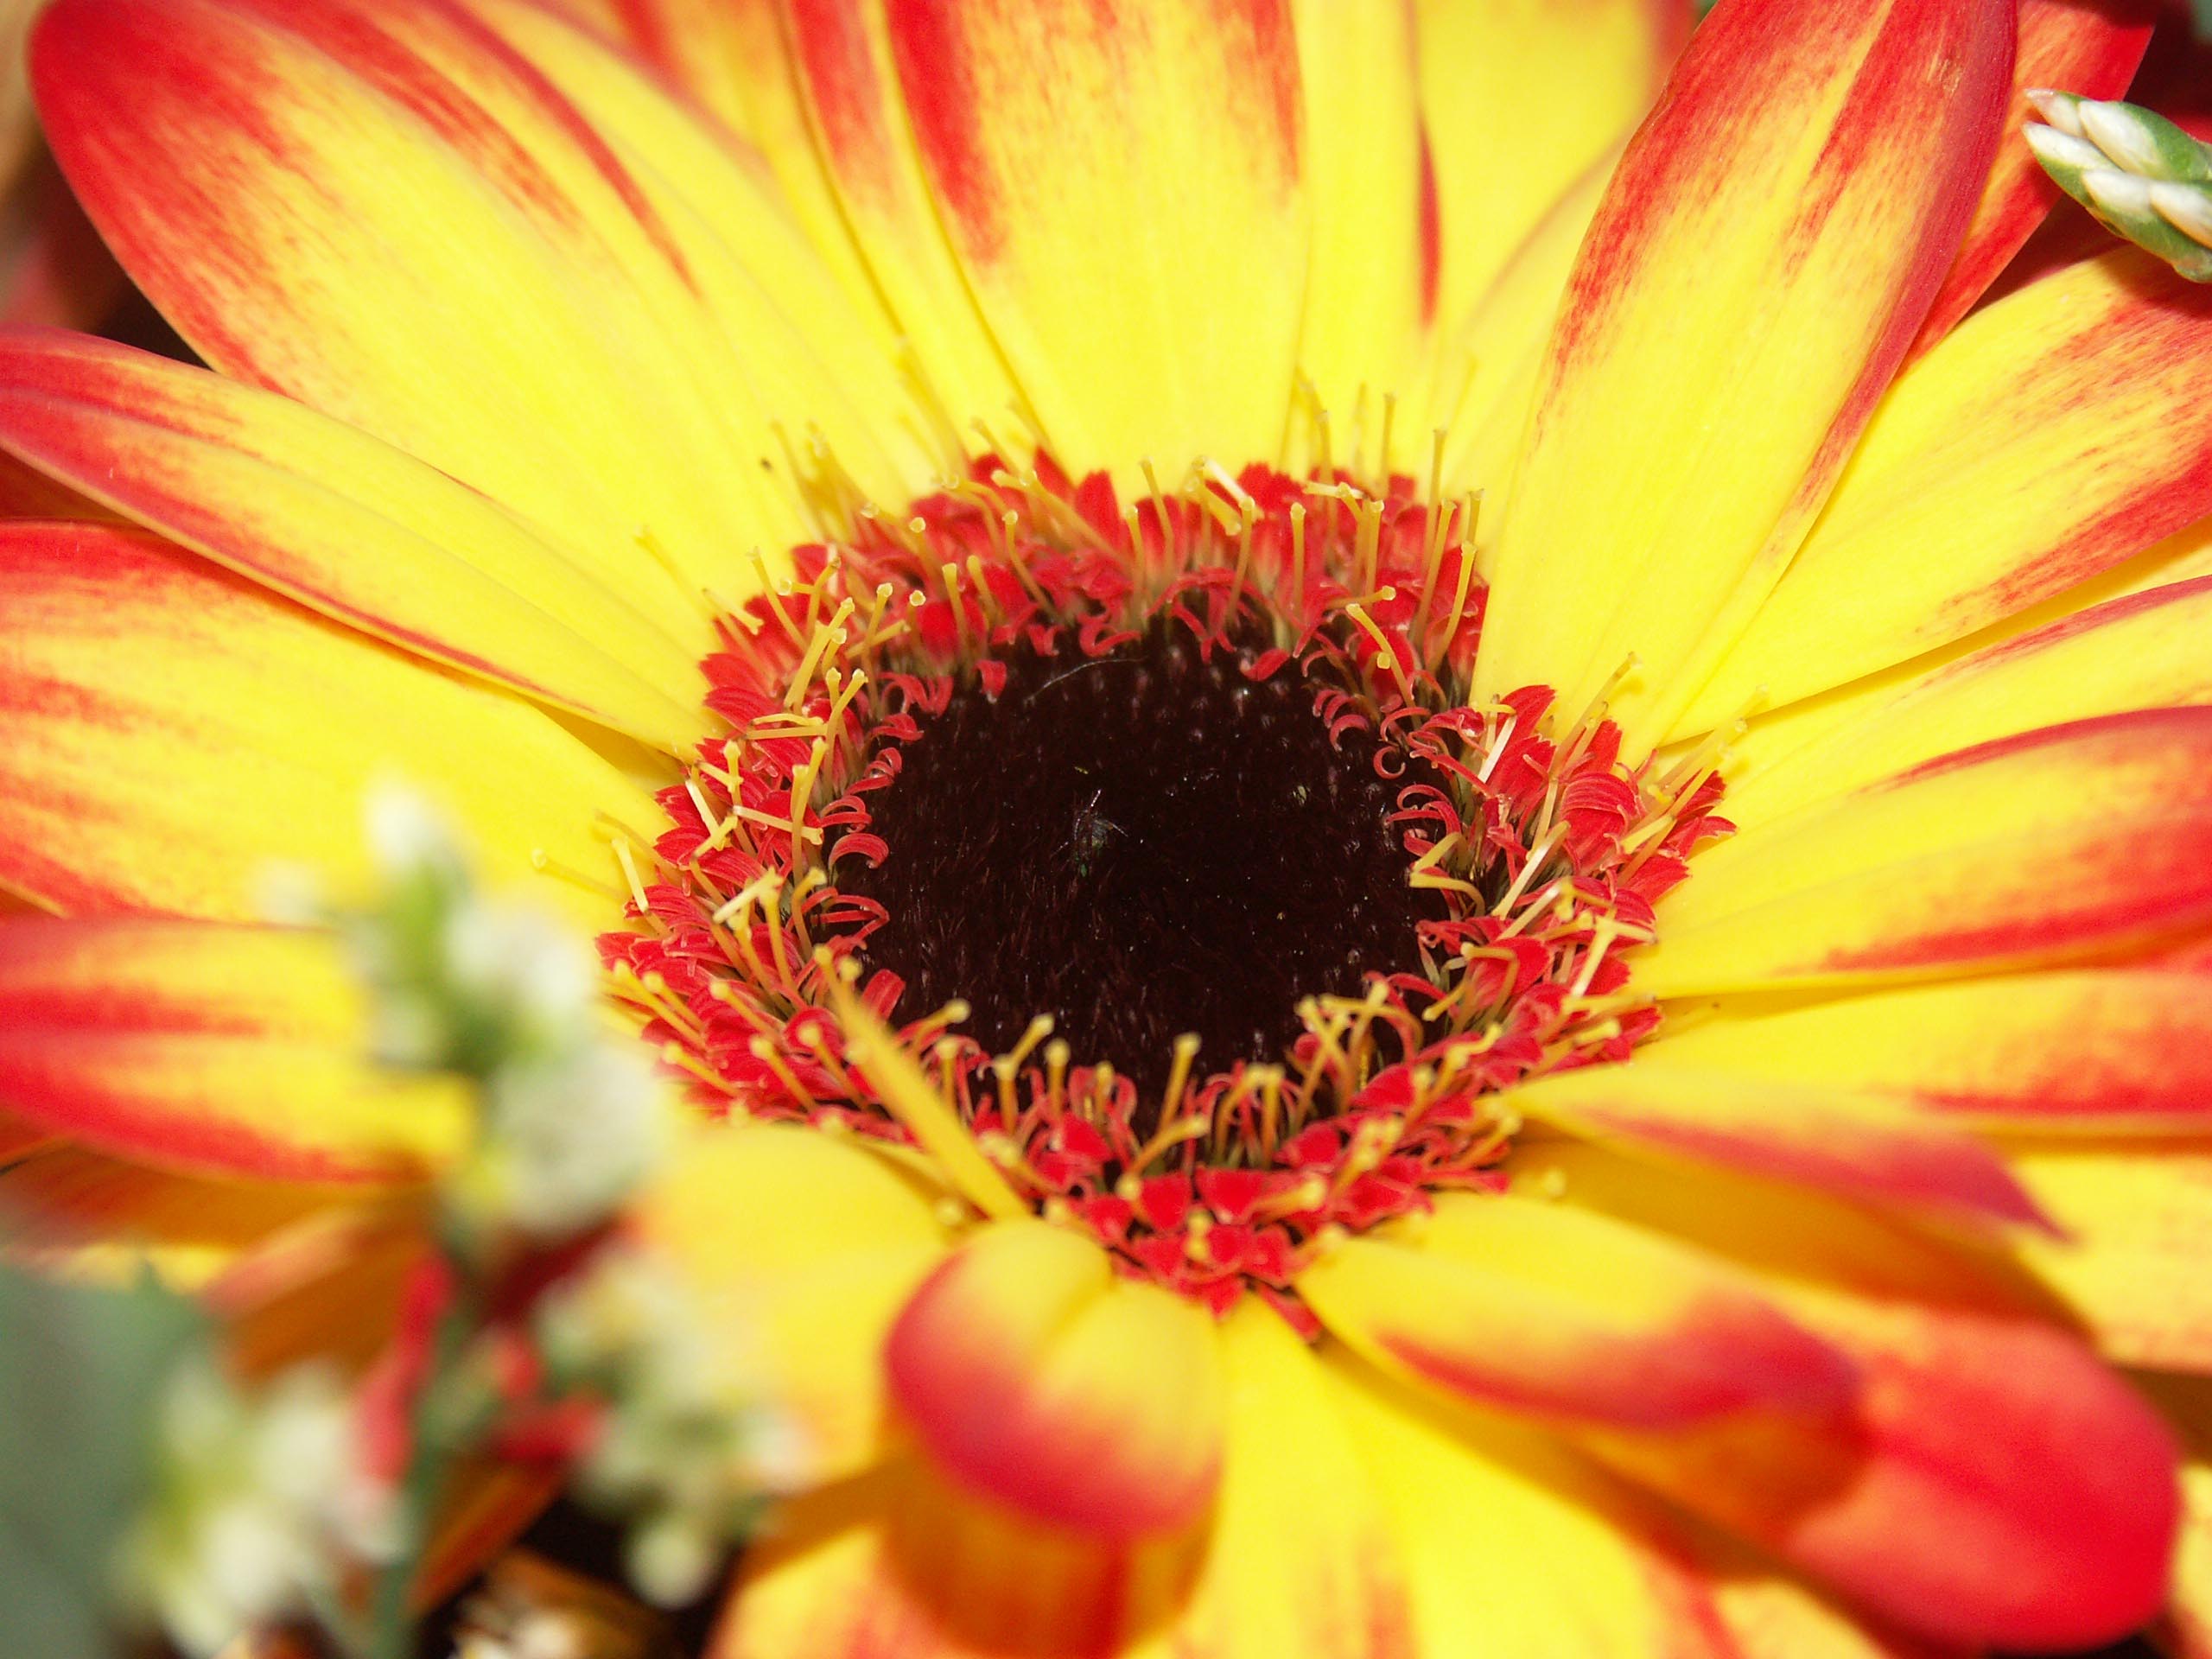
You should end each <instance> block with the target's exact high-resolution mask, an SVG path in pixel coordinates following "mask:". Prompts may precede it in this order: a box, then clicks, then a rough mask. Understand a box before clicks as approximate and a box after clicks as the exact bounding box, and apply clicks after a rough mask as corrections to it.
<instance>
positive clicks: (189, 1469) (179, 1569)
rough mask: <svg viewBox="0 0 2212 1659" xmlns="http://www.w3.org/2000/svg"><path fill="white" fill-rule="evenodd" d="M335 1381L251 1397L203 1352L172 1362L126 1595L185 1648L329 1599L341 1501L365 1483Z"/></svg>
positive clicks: (204, 1647)
mask: <svg viewBox="0 0 2212 1659" xmlns="http://www.w3.org/2000/svg"><path fill="white" fill-rule="evenodd" d="M353 1449H354V1445H353V1419H352V1413H351V1408H350V1407H349V1405H348V1402H347V1401H346V1396H345V1394H344V1392H343V1391H342V1389H340V1387H339V1385H338V1383H337V1382H336V1380H335V1379H334V1377H332V1376H330V1375H328V1374H327V1372H324V1371H322V1370H317V1369H314V1368H308V1367H302V1368H301V1369H299V1370H294V1371H289V1372H286V1373H285V1374H284V1375H283V1376H280V1377H278V1378H277V1379H276V1380H275V1381H274V1382H273V1383H270V1385H269V1386H268V1387H267V1388H265V1389H263V1390H261V1391H259V1392H258V1393H257V1394H255V1395H247V1394H245V1393H243V1392H241V1391H240V1390H239V1389H237V1388H236V1387H235V1386H233V1385H232V1383H231V1382H230V1381H229V1379H228V1378H227V1377H226V1376H223V1375H222V1374H221V1373H220V1372H219V1370H216V1368H215V1366H214V1364H213V1362H212V1361H210V1360H208V1359H207V1358H206V1357H200V1358H196V1359H194V1360H193V1361H192V1362H190V1363H188V1364H186V1365H185V1366H183V1367H181V1369H180V1370H178V1372H177V1374H176V1376H175V1378H174V1379H173V1380H172V1381H171V1383H170V1385H169V1388H168V1393H167V1395H166V1396H165V1397H164V1399H163V1402H162V1411H161V1416H160V1420H159V1422H158V1424H157V1428H156V1459H155V1496H154V1500H153V1503H152V1505H151V1506H150V1508H149V1511H148V1513H147V1515H146V1516H145V1518H144V1519H143V1522H142V1523H141V1524H140V1526H139V1527H138V1529H137V1531H136V1532H135V1533H134V1534H133V1535H132V1536H131V1537H130V1540H129V1541H127V1543H126V1545H125V1549H124V1560H123V1570H124V1574H125V1579H126V1582H127V1584H128V1586H129V1587H130V1589H131V1590H132V1591H133V1592H135V1593H136V1594H137V1597H138V1598H140V1599H143V1600H144V1601H146V1602H147V1603H149V1605H150V1608H151V1611H153V1613H154V1614H155V1616H156V1618H159V1620H160V1621H161V1623H162V1626H163V1627H164V1628H165V1629H166V1630H168V1634H169V1637H170V1638H171V1639H172V1640H173V1641H175V1643H176V1644H177V1645H178V1646H179V1647H181V1648H182V1649H185V1650H186V1651H187V1652H188V1653H191V1654H194V1655H208V1654H213V1653H215V1652H217V1651H218V1650H219V1649H221V1648H222V1647H223V1646H224V1645H225V1644H226V1643H228V1642H230V1641H231V1640H232V1638H233V1637H236V1636H238V1634H239V1632H241V1631H242V1630H248V1629H251V1628H253V1627H256V1626H259V1625H263V1624H269V1623H270V1622H273V1621H275V1620H277V1619H281V1618H285V1617H287V1616H289V1615H290V1614H292V1613H294V1612H296V1611H300V1610H301V1609H302V1607H303V1606H304V1605H307V1604H308V1602H310V1601H311V1600H313V1599H315V1598H318V1597H321V1596H323V1595H326V1594H327V1593H328V1592H329V1590H330V1588H331V1586H333V1585H334V1582H335V1580H336V1573H337V1568H336V1565H335V1554H336V1552H337V1550H338V1549H339V1548H341V1547H342V1545H341V1531H342V1528H341V1526H340V1513H339V1510H340V1505H341V1504H342V1503H345V1502H346V1500H347V1499H348V1498H349V1497H351V1496H353V1495H355V1494H358V1492H359V1490H360V1488H361V1485H362V1484H363V1478H362V1477H361V1475H360V1473H359V1469H358V1465H356V1463H355V1460H354V1457H353Z"/></svg>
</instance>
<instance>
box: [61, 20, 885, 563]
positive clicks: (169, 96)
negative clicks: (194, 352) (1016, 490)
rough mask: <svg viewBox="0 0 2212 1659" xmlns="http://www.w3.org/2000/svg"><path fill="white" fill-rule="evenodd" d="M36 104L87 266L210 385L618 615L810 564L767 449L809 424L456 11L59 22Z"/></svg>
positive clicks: (587, 130) (692, 277) (657, 226)
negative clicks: (520, 516)
mask: <svg viewBox="0 0 2212 1659" xmlns="http://www.w3.org/2000/svg"><path fill="white" fill-rule="evenodd" d="M32 73H33V79H34V82H35V86H36V89H37V92H38V97H39V104H40V109H41V114H42V116H43V118H44V121H45V124H46V131H47V135H48V139H49V141H50V142H51V143H52V144H53V146H54V152H55V154H56V156H59V158H60V161H61V163H62V166H63V168H64V170H65V171H66V172H67V174H68V175H69V177H70V180H71V182H72V183H73V186H74V187H75V188H76V190H77V192H78V194H79V195H80V196H81V197H82V198H83V199H84V200H85V203H86V208H87V210H88V211H89V212H90V213H91V214H92V218H93V219H94V221H95V222H96V223H98V224H99V226H100V229H101V232H102V233H103V235H104V236H105V238H107V240H108V242H109V245H111V247H113V248H114V249H115V251H116V253H117V255H118V257H119V258H120V259H121V260H122V262H123V264H124V266H125V268H126V269H127V270H130V273H131V274H132V276H133V277H135V278H136V280H137V283H139V285H140V286H141V287H142V288H143V289H145V291H146V292H147V293H148V295H149V296H151V297H152V298H153V299H154V301H155V302H156V304H158V305H159V306H160V307H161V308H162V311H163V314H164V315H166V316H167V317H168V319H169V320H170V321H172V322H174V323H175V325H176V327H177V328H178V329H179V331H180V332H181V334H183V335H184V336H185V338H186V339H187V340H189V341H190V342H191V343H192V344H193V345H194V347H195V348H196V349H198V351H199V352H200V354H201V355H202V356H203V357H204V358H206V359H207V360H208V361H209V362H210V363H212V364H213V365H214V366H215V367H216V368H218V369H219V370H221V371H223V372H226V373H230V374H232V375H235V376H237V377H238V378H242V379H246V380H249V381H251V382H253V383H255V384H257V385H263V386H266V387H269V388H270V389H273V390H276V391H283V392H285V393H287V394H289V395H290V396H292V397H297V398H298V399H300V400H301V401H302V402H303V403H306V404H309V405H311V406H312V407H315V408H316V409H319V410H322V411H323V412H325V413H327V414H330V415H333V416H336V417H338V418H340V419H341V420H345V421H346V422H348V423H352V424H354V425H357V426H359V427H361V428H363V429H365V430H367V431H370V432H372V433H373V434H375V435H378V436H379V437H381V438H384V439H385V440H386V441H387V442H391V443H393V444H395V445H397V447H398V448H403V449H405V450H407V451H408V452H410V454H415V455H416V456H418V457H420V458H421V459H423V460H424V461H428V462H429V463H430V464H431V465H433V466H435V467H438V468H439V469H440V470H442V471H444V472H446V473H448V474H452V475H453V476H454V477H455V478H457V479H459V480H461V481H462V482H463V483H466V484H468V485H470V486H474V487H475V488H477V489H480V490H481V491H483V492H484V493H486V494H487V495H490V496H492V497H493V499H497V500H499V501H501V502H504V503H505V504H506V505H510V506H513V507H516V508H518V509H519V510H521V511H523V512H527V513H528V514H529V515H530V516H531V518H532V519H533V520H535V521H536V522H537V524H539V525H541V526H548V527H551V528H552V529H554V530H555V531H556V532H557V533H558V534H560V535H561V536H563V537H564V538H565V540H564V542H563V545H564V546H565V547H567V548H568V549H569V550H570V551H572V552H575V553H576V554H577V555H578V556H580V557H584V558H594V557H595V558H596V559H598V560H599V561H600V563H599V564H598V565H597V566H596V567H595V568H596V569H598V571H599V574H601V575H603V576H605V577H607V579H609V580H610V581H611V582H614V583H615V584H616V585H618V586H619V585H621V584H622V583H625V582H635V583H640V584H649V583H654V582H663V583H664V582H669V581H671V569H670V567H671V566H672V568H673V570H674V571H676V572H679V573H680V575H678V576H677V578H676V580H677V585H678V587H679V588H681V589H683V590H685V591H686V592H687V593H690V592H696V589H697V588H698V587H700V586H702V585H707V584H717V585H719V584H726V583H728V582H731V581H732V580H733V579H737V580H741V579H742V577H743V575H744V573H745V571H746V568H747V567H746V564H745V556H746V554H747V550H750V549H751V548H753V546H754V545H756V544H765V545H767V546H769V547H772V548H773V547H780V546H788V545H791V544H792V543H795V542H798V541H800V540H804V539H805V536H806V532H807V521H806V520H805V518H804V516H803V514H802V512H801V511H800V508H799V505H798V492H797V489H796V487H795V485H794V481H793V480H791V479H790V478H789V477H788V476H787V474H786V472H785V456H784V450H783V447H782V445H781V443H780V442H779V440H778V438H777V436H776V435H775V432H774V430H773V429H772V421H773V420H774V419H776V418H778V417H781V418H783V419H785V420H797V421H801V422H804V420H805V419H806V418H807V416H808V414H809V412H810V411H809V410H807V409H805V408H799V407H768V406H766V405H764V404H763V403H762V401H761V393H762V392H764V391H765V390H766V388H756V387H755V386H754V385H753V381H752V378H751V366H750V364H749V362H748V360H747V358H746V356H745V355H744V353H742V352H741V350H740V349H738V346H736V345H734V343H733V341H732V340H730V338H729V337H728V333H727V331H726V329H725V327H724V326H723V323H722V320H721V318H720V317H719V316H718V315H717V314H716V311H715V308H714V306H713V305H712V303H711V302H710V301H709V297H708V296H706V295H705V294H704V293H702V282H701V279H700V276H699V273H697V272H695V271H693V270H691V269H690V265H689V264H688V262H687V259H686V255H685V251H684V248H683V242H682V240H681V238H679V237H678V236H677V235H676V234H675V233H674V232H672V230H671V226H669V225H668V224H667V223H666V221H665V220H664V217H663V216H662V214H661V213H659V212H658V209H657V208H656V207H655V206H654V204H653V202H652V200H651V198H650V197H649V196H648V194H646V193H645V191H644V190H643V188H641V187H640V186H639V183H638V181H637V180H636V179H635V178H634V177H633V176H632V175H631V173H630V171H629V170H628V168H627V167H626V165H625V163H624V162H623V161H622V160H621V159H620V158H619V157H618V156H616V155H615V153H614V152H613V149H611V148H610V147H609V145H608V144H607V142H606V140H605V138H604V137H602V136H601V134H599V133H598V132H596V131H595V130H593V128H592V127H591V125H590V124H589V123H588V122H587V121H586V120H585V119H584V118H582V116H581V115H580V114H579V113H578V111H576V109H575V106H574V105H572V104H570V103H569V101H568V100H567V99H564V98H563V97H562V96H561V95H560V94H559V93H558V92H556V91H555V90H554V88H553V87H552V86H551V85H550V83H549V82H548V81H547V80H546V79H544V78H543V76H542V75H540V74H539V73H537V71H536V70H535V69H533V68H532V67H531V65H530V64H529V63H528V62H527V60H524V59H523V58H521V57H520V56H519V55H518V54H516V53H514V52H513V51H512V49H511V48H508V47H506V46H505V44H504V43H503V42H502V41H500V40H499V37H498V36H497V35H495V34H494V33H493V32H492V31H491V29H488V28H487V27H486V25H485V24H483V23H482V22H480V21H478V20H476V19H474V17H472V16H470V15H469V14H468V12H467V10H466V9H465V8H463V7H461V6H458V5H451V4H441V3H437V0H60V3H59V4H57V5H55V6H54V7H53V8H52V9H51V10H48V12H47V13H46V14H45V16H44V17H43V18H42V19H41V22H40V24H39V26H38V29H37V30H36V32H35V38H34V41H33V51H32ZM830 384H831V381H830V378H829V376H828V375H827V374H824V375H823V376H822V377H821V378H820V385H821V386H822V387H823V388H827V387H828V386H829V385H830ZM823 417H824V422H825V424H827V425H829V426H830V427H831V428H832V429H840V430H841V431H842V432H843V433H845V434H848V435H851V437H852V439H853V442H855V445H856V446H857V445H858V444H859V434H860V431H861V429H860V428H858V427H854V426H852V425H850V424H849V423H847V422H845V421H844V420H842V418H841V417H840V413H839V411H838V410H837V409H836V407H835V406H834V405H832V404H827V403H825V404H823ZM854 459H855V461H858V462H860V463H861V469H862V470H864V471H865V470H869V469H870V461H871V454H867V453H861V451H860V450H859V449H858V448H857V447H856V450H855V457H854ZM763 462H766V467H765V468H764V467H763V465H762V463H763ZM641 537H642V538H643V541H644V543H645V544H644V545H641Z"/></svg>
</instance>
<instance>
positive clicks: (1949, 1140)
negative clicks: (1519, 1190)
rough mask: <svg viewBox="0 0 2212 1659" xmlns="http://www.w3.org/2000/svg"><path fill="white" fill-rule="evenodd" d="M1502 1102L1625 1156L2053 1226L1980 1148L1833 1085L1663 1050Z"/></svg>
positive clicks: (1954, 1216) (1975, 1218)
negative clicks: (1684, 1059) (1786, 1079)
mask: <svg viewBox="0 0 2212 1659" xmlns="http://www.w3.org/2000/svg"><path fill="white" fill-rule="evenodd" d="M1968 1029H1969V1031H1971V1030H1972V1027H1969V1028H1968ZM1976 1035H1977V1036H1979V1033H1976ZM1505 1099H1506V1100H1507V1101H1509V1102H1510V1104H1511V1106H1512V1108H1513V1109H1515V1110H1517V1111H1521V1112H1524V1113H1526V1114H1528V1115H1529V1116H1532V1117H1537V1118H1541V1119H1545V1120H1548V1121H1549V1122H1555V1123H1559V1124H1561V1125H1563V1126H1565V1127H1566V1128H1570V1129H1573V1130H1575V1131H1576V1132H1578V1133H1580V1134H1585V1135H1590V1136H1592V1138H1594V1139H1596V1140H1599V1141H1611V1142H1613V1143H1616V1144H1618V1145H1622V1146H1624V1147H1628V1148H1630V1150H1634V1149H1636V1148H1638V1147H1641V1148H1644V1149H1646V1150H1648V1151H1649V1152H1652V1153H1656V1154H1661V1155H1662V1156H1665V1157H1667V1158H1669V1159H1690V1160H1695V1161H1697V1162H1700V1163H1714V1164H1719V1165H1722V1166H1726V1167H1728V1168H1731V1169H1739V1170H1742V1171H1744V1172H1745V1173H1748V1174H1754V1175H1763V1176H1765V1177H1767V1178H1768V1179H1773V1180H1779V1181H1789V1182H1792V1183H1796V1184H1801V1185H1806V1186H1815V1187H1820V1188H1821V1189H1823V1190H1825V1191H1827V1192H1835V1193H1839V1194H1840V1195H1842V1196H1844V1197H1846V1198H1858V1199H1860V1200H1862V1201H1864V1202H1868V1203H1873V1204H1882V1205H1897V1206H1899V1207H1901V1208H1903V1209H1904V1210H1906V1211H1919V1212H1922V1213H1925V1214H1930V1215H1934V1216H1937V1217H1943V1218H1945V1219H1948V1220H1949V1221H1952V1222H1954V1223H1963V1224H1968V1225H1973V1226H1978V1227H1982V1228H1988V1227H1993V1226H2001V1227H2019V1226H2029V1227H2043V1228H2048V1227H2049V1226H2050V1222H2049V1220H2048V1218H2047V1217H2045V1216H2044V1213H2043V1212H2042V1211H2040V1210H2038V1209H2037V1207H2036V1203H2035V1200H2034V1199H2033V1198H2031V1197H2029V1195H2028V1193H2027V1192H2026V1191H2024V1189H2023V1188H2022V1187H2021V1185H2020V1183H2019V1182H2018V1179H2015V1178H2014V1177H2013V1175H2012V1173H2011V1172H2010V1171H2008V1170H2007V1169H2006V1168H2005V1160H2003V1159H2002V1158H2000V1157H1999V1156H1998V1155H1997V1154H1995V1153H1994V1152H1993V1151H1992V1150H1990V1148H1989V1147H1987V1146H1986V1144H1984V1143H1983V1142H1982V1141H1980V1140H1978V1139H1977V1138H1976V1137H1974V1135H1968V1134H1966V1133H1964V1132H1963V1131H1961V1130H1959V1129H1956V1128H1950V1127H1948V1126H1947V1125H1944V1124H1942V1123H1939V1122H1935V1121H1933V1120H1931V1119H1930V1118H1929V1117H1928V1116H1925V1115H1923V1114H1921V1113H1917V1112H1915V1111H1913V1110H1912V1109H1910V1108H1909V1107H1907V1106H1905V1105H1904V1104H1901V1103H1897V1102H1896V1101H1893V1100H1891V1099H1889V1098H1887V1097H1886V1096H1882V1095H1880V1094H1877V1093H1875V1092H1873V1091H1872V1090H1861V1089H1853V1088H1850V1087H1847V1086H1843V1085H1842V1084H1841V1082H1840V1079H1837V1080H1833V1081H1828V1082H1827V1083H1826V1084H1825V1086H1824V1085H1823V1083H1822V1082H1821V1081H1815V1080H1809V1079H1808V1080H1806V1081H1802V1082H1798V1083H1795V1084H1783V1083H1776V1082H1772V1081H1770V1080H1768V1079H1765V1078H1763V1077H1755V1076H1746V1075H1745V1074H1743V1073H1741V1072H1738V1071H1734V1070H1732V1069H1729V1068H1728V1067H1726V1065H1725V1064H1716V1065H1710V1066H1707V1067H1703V1068H1700V1066H1698V1065H1696V1064H1694V1062H1693V1063H1690V1064H1683V1063H1681V1062H1680V1061H1676V1060H1675V1059H1674V1057H1673V1055H1672V1052H1671V1050H1670V1049H1669V1046H1667V1045H1665V1044H1663V1043H1662V1044H1660V1045H1657V1046H1654V1047H1653V1048H1652V1049H1651V1050H1650V1051H1649V1057H1648V1058H1647V1057H1646V1056H1644V1055H1639V1056H1638V1057H1637V1058H1636V1059H1635V1060H1633V1061H1631V1062H1630V1063H1629V1064H1628V1065H1593V1066H1583V1067H1580V1068H1578V1069H1576V1070H1574V1071H1561V1072H1557V1073H1554V1075H1553V1076H1551V1077H1544V1078H1540V1079H1539V1080H1537V1081H1536V1082H1535V1083H1532V1084H1526V1085H1524V1086H1522V1087H1521V1088H1518V1089H1516V1090H1512V1091H1511V1092H1510V1095H1509V1096H1506V1097H1505Z"/></svg>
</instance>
